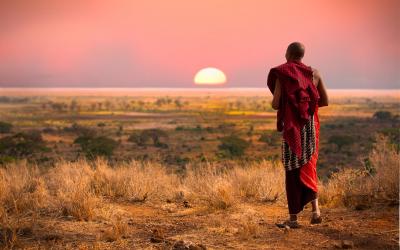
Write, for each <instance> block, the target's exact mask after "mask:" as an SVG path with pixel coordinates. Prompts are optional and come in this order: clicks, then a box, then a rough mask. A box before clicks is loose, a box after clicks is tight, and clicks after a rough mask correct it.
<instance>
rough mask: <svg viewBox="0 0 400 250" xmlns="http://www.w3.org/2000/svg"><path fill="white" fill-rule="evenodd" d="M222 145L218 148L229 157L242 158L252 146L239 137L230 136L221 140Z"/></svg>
mask: <svg viewBox="0 0 400 250" xmlns="http://www.w3.org/2000/svg"><path fill="white" fill-rule="evenodd" d="M220 141H221V144H220V145H219V146H218V148H219V149H220V150H222V151H224V152H225V153H227V155H228V156H233V157H236V156H242V155H243V154H244V152H245V150H246V149H247V148H248V147H249V146H250V143H249V142H248V141H246V140H244V139H242V138H240V137H238V136H235V135H230V136H226V137H223V138H221V139H220Z"/></svg>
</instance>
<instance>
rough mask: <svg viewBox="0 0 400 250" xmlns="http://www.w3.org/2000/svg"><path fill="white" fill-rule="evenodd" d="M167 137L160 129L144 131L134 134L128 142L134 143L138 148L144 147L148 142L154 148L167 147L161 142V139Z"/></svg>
mask: <svg viewBox="0 0 400 250" xmlns="http://www.w3.org/2000/svg"><path fill="white" fill-rule="evenodd" d="M167 137H168V135H167V134H166V133H165V132H164V131H162V130H160V129H145V130H143V131H142V132H141V133H134V134H132V135H130V136H129V138H128V141H130V142H134V143H136V144H137V145H139V146H145V145H147V144H148V143H149V142H152V144H153V145H154V146H156V147H168V145H167V144H165V143H164V142H162V141H161V139H162V138H164V139H165V138H167Z"/></svg>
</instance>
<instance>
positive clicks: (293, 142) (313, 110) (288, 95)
mask: <svg viewBox="0 0 400 250" xmlns="http://www.w3.org/2000/svg"><path fill="white" fill-rule="evenodd" d="M304 52H305V48H304V45H303V44H301V43H299V42H294V43H291V44H290V45H289V46H288V48H287V50H286V60H287V62H286V63H284V64H282V65H280V66H277V67H275V68H272V69H271V70H270V72H269V75H268V82H267V84H268V88H269V89H270V91H271V92H272V93H273V99H272V108H274V109H275V110H278V113H277V129H278V131H281V132H282V135H283V140H282V163H283V165H284V167H285V170H286V171H285V175H286V195H287V201H288V208H289V215H290V216H289V220H287V221H285V222H284V223H282V224H277V226H279V227H285V226H289V227H290V228H298V227H299V224H298V222H297V214H298V213H299V212H301V211H302V210H303V208H304V206H305V205H306V204H307V203H309V202H311V203H312V212H313V215H312V217H311V221H310V223H311V224H318V223H321V222H322V218H321V214H320V210H319V207H318V183H317V182H318V177H317V168H316V167H317V159H318V142H319V127H320V126H319V119H318V107H323V106H328V96H327V93H326V89H325V86H324V83H323V81H322V78H321V76H320V74H319V73H318V71H317V70H316V69H313V68H311V67H309V66H306V65H304V64H303V63H302V59H303V57H304Z"/></svg>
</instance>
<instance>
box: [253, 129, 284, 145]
mask: <svg viewBox="0 0 400 250" xmlns="http://www.w3.org/2000/svg"><path fill="white" fill-rule="evenodd" d="M281 140H282V139H281V134H280V133H279V132H276V131H267V132H264V133H262V134H261V135H260V138H258V141H259V142H264V143H266V144H268V145H269V146H278V145H279V142H280V141H281Z"/></svg>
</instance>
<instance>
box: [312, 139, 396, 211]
mask: <svg viewBox="0 0 400 250" xmlns="http://www.w3.org/2000/svg"><path fill="white" fill-rule="evenodd" d="M368 159H369V162H370V163H369V164H370V166H369V168H366V169H362V170H355V169H343V170H342V171H340V172H338V173H335V174H334V175H333V176H332V177H331V178H330V180H329V182H327V183H325V184H323V185H321V187H320V193H319V200H320V202H321V203H322V204H323V205H327V206H347V207H355V208H363V207H370V206H373V205H374V203H389V204H399V167H400V166H399V164H400V156H399V152H397V151H396V149H395V147H394V145H392V144H390V143H389V142H388V139H387V138H385V137H382V136H378V137H376V143H375V144H374V146H373V149H372V151H371V152H370V154H369V157H368Z"/></svg>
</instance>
